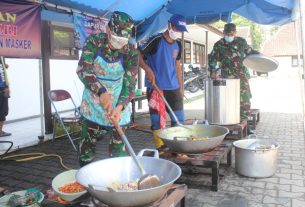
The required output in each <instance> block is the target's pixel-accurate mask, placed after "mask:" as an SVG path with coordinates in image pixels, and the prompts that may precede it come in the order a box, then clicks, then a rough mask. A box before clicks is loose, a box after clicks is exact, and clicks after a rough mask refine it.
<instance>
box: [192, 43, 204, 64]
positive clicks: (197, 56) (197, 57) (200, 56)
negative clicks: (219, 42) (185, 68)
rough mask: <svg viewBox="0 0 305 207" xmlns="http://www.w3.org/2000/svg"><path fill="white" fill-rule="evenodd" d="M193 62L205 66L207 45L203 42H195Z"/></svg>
mask: <svg viewBox="0 0 305 207" xmlns="http://www.w3.org/2000/svg"><path fill="white" fill-rule="evenodd" d="M193 63H194V64H200V65H201V66H202V67H204V66H205V64H206V61H205V46H204V45H201V44H197V43H194V44H193Z"/></svg>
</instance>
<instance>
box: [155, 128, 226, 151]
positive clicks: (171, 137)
mask: <svg viewBox="0 0 305 207" xmlns="http://www.w3.org/2000/svg"><path fill="white" fill-rule="evenodd" d="M188 127H189V128H190V129H191V130H188V129H185V128H183V127H180V126H177V127H171V128H167V129H163V130H161V131H160V132H159V133H158V137H159V138H161V139H162V141H163V142H164V144H165V145H166V146H168V147H169V148H170V149H172V150H173V151H175V152H182V153H203V152H207V151H210V150H212V149H214V148H215V147H217V146H218V145H220V144H221V142H222V141H223V139H224V138H225V136H226V135H227V134H228V133H229V130H228V128H226V127H222V126H216V125H203V124H198V125H189V126H188Z"/></svg>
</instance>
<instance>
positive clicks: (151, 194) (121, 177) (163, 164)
mask: <svg viewBox="0 0 305 207" xmlns="http://www.w3.org/2000/svg"><path fill="white" fill-rule="evenodd" d="M140 153H141V152H140ZM140 153H139V154H138V159H139V161H140V162H141V163H142V164H143V168H144V169H145V170H146V172H147V173H148V174H153V175H157V176H158V177H159V178H160V179H161V181H162V184H161V185H160V186H157V187H155V188H149V189H144V190H135V191H117V192H110V191H108V190H107V189H105V188H104V187H101V188H100V187H99V186H112V184H113V183H117V184H124V183H129V182H131V181H135V180H137V179H138V178H139V177H141V175H142V174H141V172H140V171H139V170H138V166H137V164H136V163H135V162H134V160H133V159H132V157H117V158H108V159H103V160H99V161H96V162H92V163H90V164H88V165H86V166H84V167H82V168H81V169H79V170H78V172H77V174H76V180H77V182H79V183H80V184H82V185H83V186H85V187H86V189H87V190H88V192H89V193H90V194H91V196H93V197H95V198H96V199H98V200H99V201H101V202H102V203H105V204H107V205H109V206H120V207H127V206H129V207H130V206H134V207H135V206H145V205H148V204H149V203H152V202H154V201H156V200H158V199H161V198H162V197H163V196H164V194H165V193H166V192H167V190H168V189H170V188H171V187H172V185H173V183H174V182H175V181H176V180H177V179H178V178H179V177H180V176H181V168H180V167H179V166H178V165H177V164H175V163H173V162H171V161H169V160H164V159H158V158H157V157H158V155H157V156H156V157H145V156H142V155H141V154H140ZM89 185H92V188H89Z"/></svg>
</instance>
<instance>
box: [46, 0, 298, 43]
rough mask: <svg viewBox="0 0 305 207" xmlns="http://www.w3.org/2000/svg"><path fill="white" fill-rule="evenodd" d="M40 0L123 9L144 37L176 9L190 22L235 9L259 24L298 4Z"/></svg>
mask: <svg viewBox="0 0 305 207" xmlns="http://www.w3.org/2000/svg"><path fill="white" fill-rule="evenodd" d="M41 2H42V3H45V5H49V6H50V5H53V7H54V6H56V7H57V8H61V7H65V8H69V9H71V11H73V10H78V11H79V12H81V13H86V14H93V15H96V16H107V15H109V14H110V12H111V11H115V10H119V11H124V12H126V13H128V14H129V15H131V16H132V18H133V19H134V20H135V21H137V40H142V39H145V38H147V37H149V36H151V35H153V34H154V33H157V32H159V31H161V30H163V29H164V28H165V27H166V24H167V20H168V18H169V17H170V16H171V14H174V13H178V14H182V15H184V16H185V17H186V18H187V22H188V24H193V23H198V24H208V23H212V22H215V21H217V20H220V19H221V20H223V21H230V16H231V13H232V12H236V13H237V14H239V15H241V16H244V17H245V18H247V19H250V20H252V21H254V22H256V23H259V24H275V25H281V24H285V23H288V22H291V21H293V18H294V12H293V10H294V7H295V0H281V1H278V0H231V1H227V0H43V1H41ZM109 11H110V12H109ZM54 18H58V15H54V14H52V13H51V14H48V15H47V12H45V13H43V19H46V20H47V19H48V20H53V19H54ZM66 21H69V20H66ZM71 21H72V20H71Z"/></svg>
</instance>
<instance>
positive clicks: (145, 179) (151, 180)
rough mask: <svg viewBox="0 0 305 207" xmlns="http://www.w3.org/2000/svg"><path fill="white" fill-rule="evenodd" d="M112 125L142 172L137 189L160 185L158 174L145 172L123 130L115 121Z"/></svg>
mask: <svg viewBox="0 0 305 207" xmlns="http://www.w3.org/2000/svg"><path fill="white" fill-rule="evenodd" d="M113 125H114V127H115V129H116V130H117V131H118V133H119V135H120V137H121V138H122V140H123V142H124V144H125V145H126V147H127V149H128V152H129V154H130V155H131V157H132V159H133V160H134V161H135V163H136V164H137V166H138V168H139V170H140V171H141V173H142V176H141V178H140V179H139V181H138V189H139V190H142V189H147V188H154V187H157V186H159V185H161V181H160V178H159V177H158V176H156V175H148V174H147V173H146V172H145V170H144V167H143V165H142V163H141V162H140V161H139V159H138V158H137V156H136V154H135V153H134V151H133V149H132V147H131V145H130V144H129V141H128V139H127V137H126V135H125V133H124V132H123V130H122V128H121V127H120V126H119V124H118V123H117V122H114V123H113Z"/></svg>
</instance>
